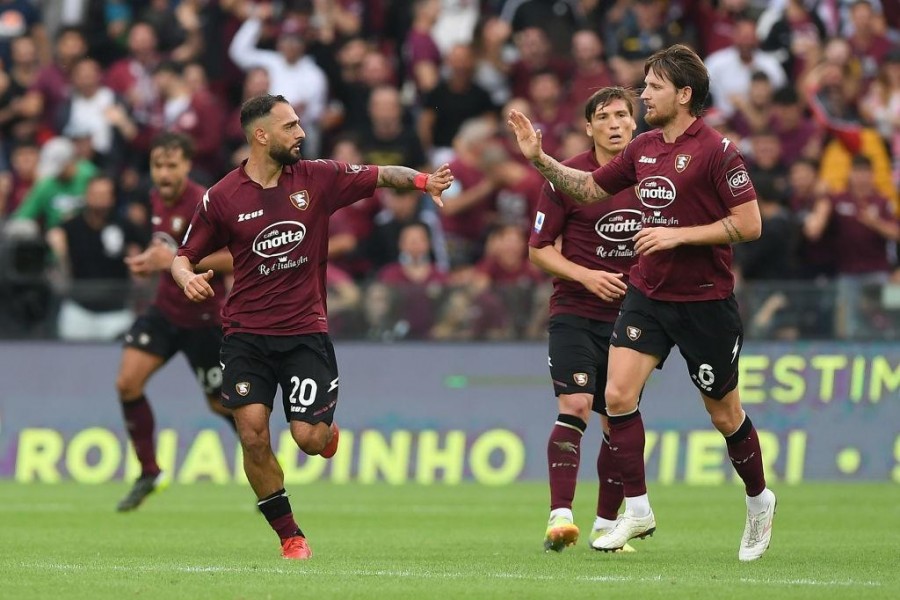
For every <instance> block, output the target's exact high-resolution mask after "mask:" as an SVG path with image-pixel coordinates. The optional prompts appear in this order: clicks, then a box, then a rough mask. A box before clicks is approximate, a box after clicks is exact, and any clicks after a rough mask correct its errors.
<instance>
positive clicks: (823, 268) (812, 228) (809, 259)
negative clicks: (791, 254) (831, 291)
mask: <svg viewBox="0 0 900 600" xmlns="http://www.w3.org/2000/svg"><path fill="white" fill-rule="evenodd" d="M789 178H790V207H791V210H792V211H793V212H794V215H795V217H796V219H797V220H798V222H799V223H798V224H799V228H800V239H799V243H798V245H797V261H796V263H797V270H796V272H795V273H794V275H795V276H796V277H799V278H801V279H817V278H830V277H832V276H833V275H834V273H835V266H834V260H835V253H834V247H833V245H832V240H833V239H834V227H833V226H829V216H830V214H831V202H830V201H829V199H828V191H827V188H826V187H825V185H824V183H822V182H820V181H819V180H818V165H817V164H816V163H815V162H813V161H810V160H806V159H800V160H798V161H796V162H794V163H792V164H791V169H790V174H789Z"/></svg>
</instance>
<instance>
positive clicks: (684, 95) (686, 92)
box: [678, 85, 694, 106]
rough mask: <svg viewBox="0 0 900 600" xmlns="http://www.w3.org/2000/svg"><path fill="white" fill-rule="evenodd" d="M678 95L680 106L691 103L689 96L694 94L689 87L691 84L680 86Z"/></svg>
mask: <svg viewBox="0 0 900 600" xmlns="http://www.w3.org/2000/svg"><path fill="white" fill-rule="evenodd" d="M678 95H679V98H678V103H679V104H681V105H682V106H687V105H688V104H690V103H691V98H692V97H693V95H694V90H693V89H692V88H691V86H689V85H688V86H685V87H683V88H681V90H680V91H679V94H678Z"/></svg>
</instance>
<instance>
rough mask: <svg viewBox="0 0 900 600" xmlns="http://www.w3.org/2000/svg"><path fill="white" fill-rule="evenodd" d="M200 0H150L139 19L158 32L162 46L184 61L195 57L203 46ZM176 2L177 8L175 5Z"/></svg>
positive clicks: (174, 56) (160, 46) (169, 55)
mask: <svg viewBox="0 0 900 600" xmlns="http://www.w3.org/2000/svg"><path fill="white" fill-rule="evenodd" d="M201 3H202V2H201V0H181V1H180V2H178V3H173V2H170V0H150V1H149V2H147V4H146V6H145V7H144V9H143V10H142V11H141V12H140V13H139V14H138V17H137V20H138V21H140V22H143V23H147V24H148V25H150V26H151V27H153V30H154V31H155V32H156V34H157V36H158V39H159V50H160V52H162V53H163V54H165V55H166V56H168V57H169V58H170V59H171V60H175V61H178V62H181V63H186V62H188V61H191V60H194V59H196V58H197V57H198V56H199V54H200V52H201V51H202V50H203V35H202V32H201V30H200V15H199V10H200V6H201ZM173 6H174V8H173Z"/></svg>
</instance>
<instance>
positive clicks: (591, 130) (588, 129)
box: [584, 121, 594, 138]
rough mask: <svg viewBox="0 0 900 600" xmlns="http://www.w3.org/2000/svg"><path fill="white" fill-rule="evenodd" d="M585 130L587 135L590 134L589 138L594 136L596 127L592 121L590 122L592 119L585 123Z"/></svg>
mask: <svg viewBox="0 0 900 600" xmlns="http://www.w3.org/2000/svg"><path fill="white" fill-rule="evenodd" d="M584 132H585V133H586V134H587V136H588V137H589V138H592V137H594V128H593V127H591V122H590V121H587V122H586V123H585V124H584Z"/></svg>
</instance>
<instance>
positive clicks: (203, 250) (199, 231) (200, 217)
mask: <svg viewBox="0 0 900 600" xmlns="http://www.w3.org/2000/svg"><path fill="white" fill-rule="evenodd" d="M218 208H219V207H218V205H217V203H216V201H215V192H214V190H212V189H210V190H207V191H206V193H205V194H203V200H202V201H201V202H200V203H199V204H197V208H196V209H194V216H193V218H191V224H190V225H188V228H187V231H186V232H185V233H184V239H183V240H182V242H181V247H180V248H179V249H178V256H186V257H187V259H188V260H189V261H191V264H193V265H196V264H197V263H199V262H200V260H201V259H202V258H205V257H207V256H209V255H210V254H212V253H213V252H215V251H216V250H218V249H219V248H222V247H223V246H227V245H228V236H227V233H226V232H225V230H224V228H223V227H221V226H220V225H219V222H220V220H221V219H220V218H219V215H218Z"/></svg>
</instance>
